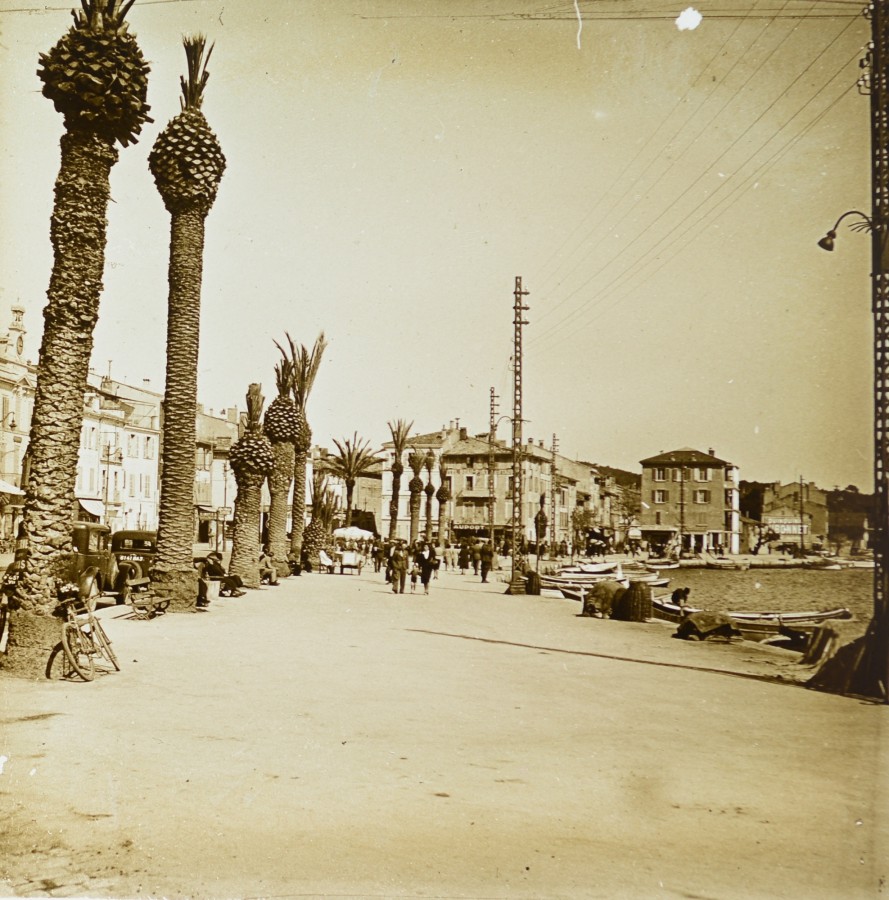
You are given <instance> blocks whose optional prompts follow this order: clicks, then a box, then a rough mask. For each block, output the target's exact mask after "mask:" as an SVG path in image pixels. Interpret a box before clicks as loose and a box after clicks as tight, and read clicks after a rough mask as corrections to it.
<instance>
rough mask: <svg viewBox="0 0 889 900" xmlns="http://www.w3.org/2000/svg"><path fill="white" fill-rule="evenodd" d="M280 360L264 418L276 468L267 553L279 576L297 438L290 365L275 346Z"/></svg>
mask: <svg viewBox="0 0 889 900" xmlns="http://www.w3.org/2000/svg"><path fill="white" fill-rule="evenodd" d="M275 346H276V347H277V348H278V349H279V350H280V351H281V360H280V361H279V362H278V364H277V365H276V366H275V386H276V387H277V388H278V396H277V397H275V399H274V400H272V402H271V403H270V404H269V408H268V409H267V410H266V414H265V423H264V427H265V434H266V437H267V438H268V439H269V440H270V441H271V442H272V452H273V453H274V455H275V468H274V470H273V471H272V474H271V475H269V497H270V501H269V523H268V525H269V529H268V550H269V556H271V558H272V561H273V565H274V566H275V568H276V569H277V571H278V572H279V573H282V572H289V571H290V569H289V567H288V564H287V553H288V551H289V549H290V545H289V543H288V540H287V513H288V512H289V506H290V485H291V484H292V483H293V466H294V457H295V449H294V441H296V438H297V436H298V434H299V426H300V418H299V416H298V415H297V412H296V404H295V403H294V402H293V397H292V396H291V391H292V390H293V361H292V360H291V359H290V358H288V356H287V354H286V353H285V352H284V350H283V348H282V347H281V345H280V344H278V342H277V341H276V342H275Z"/></svg>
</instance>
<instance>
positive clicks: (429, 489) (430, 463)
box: [423, 450, 435, 541]
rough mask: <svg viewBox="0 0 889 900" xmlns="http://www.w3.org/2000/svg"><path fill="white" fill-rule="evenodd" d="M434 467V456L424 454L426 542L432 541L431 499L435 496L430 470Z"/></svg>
mask: <svg viewBox="0 0 889 900" xmlns="http://www.w3.org/2000/svg"><path fill="white" fill-rule="evenodd" d="M434 466H435V454H434V453H433V452H432V451H431V450H430V451H429V452H428V453H427V454H426V487H425V488H423V490H424V491H425V492H426V540H427V541H431V540H432V498H433V497H434V496H435V488H434V487H433V486H432V469H433V468H434Z"/></svg>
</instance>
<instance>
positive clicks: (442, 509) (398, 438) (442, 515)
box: [388, 419, 451, 543]
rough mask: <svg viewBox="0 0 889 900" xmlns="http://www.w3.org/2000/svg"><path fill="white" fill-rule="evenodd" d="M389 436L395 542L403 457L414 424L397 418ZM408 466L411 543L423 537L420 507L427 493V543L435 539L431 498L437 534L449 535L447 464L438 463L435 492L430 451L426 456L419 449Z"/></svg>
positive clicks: (391, 527) (391, 533) (391, 519)
mask: <svg viewBox="0 0 889 900" xmlns="http://www.w3.org/2000/svg"><path fill="white" fill-rule="evenodd" d="M388 425H389V433H390V434H391V436H392V450H393V460H392V467H391V468H392V499H391V500H390V501H389V540H390V541H392V540H394V539H395V536H396V532H397V528H398V501H399V498H400V496H401V476H402V475H403V474H404V463H403V462H402V458H403V457H404V453H405V450H406V449H407V446H408V442H409V439H410V431H411V428H413V425H414V423H413V422H405V421H404V419H396V420H395V421H394V422H389V423H388ZM407 462H408V466H409V467H410V470H411V472H413V478H411V480H410V481H409V482H408V491H409V492H410V501H409V504H408V509H409V510H410V540H411V543H413V542H414V541H416V540H417V538H418V537H419V535H420V506H421V503H422V500H421V494H423V493H425V494H426V530H425V535H424V537H425V538H426V540H427V541H431V540H432V498H433V496H434V497H435V498H436V499H437V500H438V533H439V535H440V536H443V535H446V534H447V533H448V500H450V499H451V492H450V490H449V488H448V482H447V471H446V468H445V464H444V462H441V461H440V462H439V482H440V483H439V488H438V490H437V491H436V490H435V488H434V487H433V486H432V470H433V468H434V467H435V454H434V453H433V452H432V451H431V450H430V451H428V452H427V453H423V452H422V451H420V450H413V451H411V453H410V454H409V455H408V458H407ZM424 469H425V470H426V472H427V479H426V484H425V485H424V484H423V479H422V478H421V474H422V472H423V470H424Z"/></svg>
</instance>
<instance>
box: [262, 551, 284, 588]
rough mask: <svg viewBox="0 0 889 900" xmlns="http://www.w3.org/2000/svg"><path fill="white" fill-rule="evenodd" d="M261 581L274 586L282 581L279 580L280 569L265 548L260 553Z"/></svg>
mask: <svg viewBox="0 0 889 900" xmlns="http://www.w3.org/2000/svg"><path fill="white" fill-rule="evenodd" d="M259 583H260V584H268V585H271V586H272V587H277V586H278V585H279V584H280V583H281V582H280V581H278V570H277V569H276V568H275V567H274V565H272V560H271V557H270V556H269V555H268V553H266V551H265V550H262V551H261V552H260V554H259Z"/></svg>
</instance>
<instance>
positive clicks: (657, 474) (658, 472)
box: [654, 469, 667, 481]
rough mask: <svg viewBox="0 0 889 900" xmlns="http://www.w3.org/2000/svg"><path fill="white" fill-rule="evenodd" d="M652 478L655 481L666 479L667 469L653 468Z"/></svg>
mask: <svg viewBox="0 0 889 900" xmlns="http://www.w3.org/2000/svg"><path fill="white" fill-rule="evenodd" d="M654 480H655V481H666V480H667V470H666V469H655V470H654Z"/></svg>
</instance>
